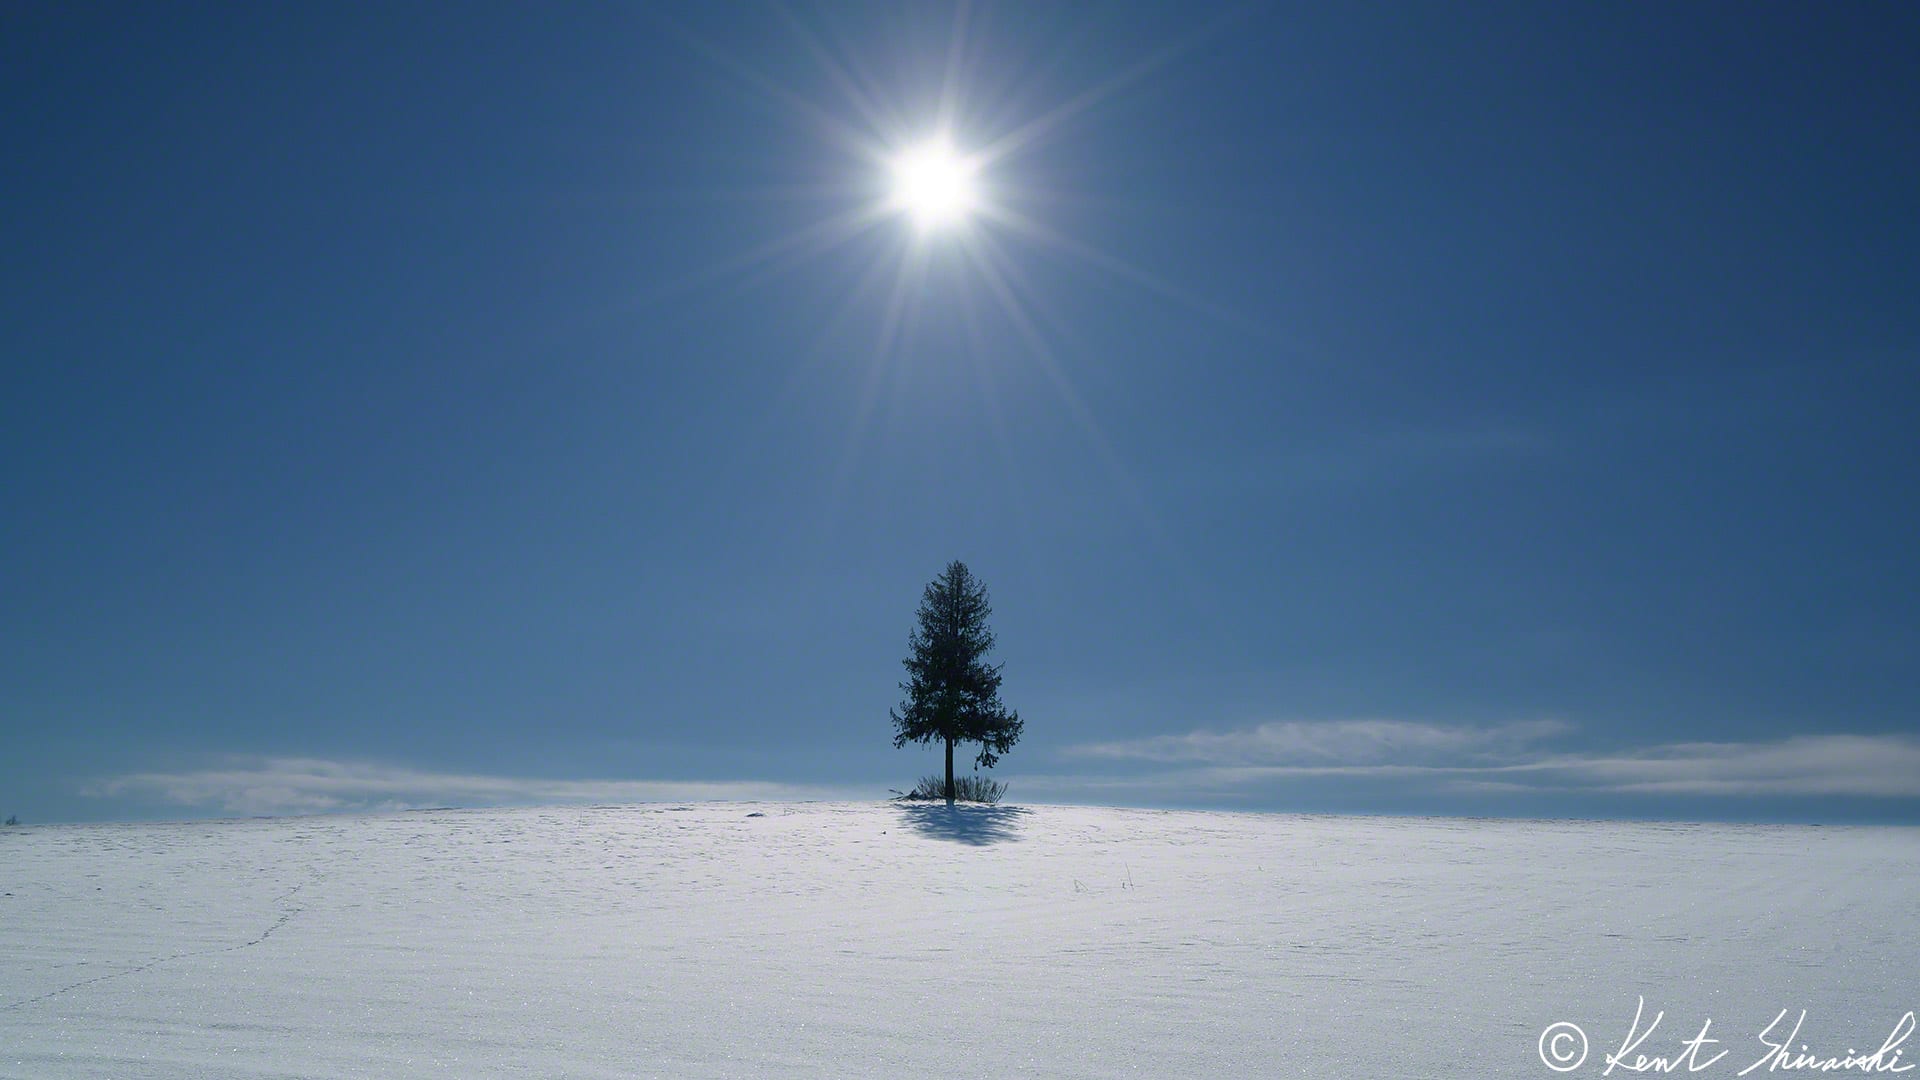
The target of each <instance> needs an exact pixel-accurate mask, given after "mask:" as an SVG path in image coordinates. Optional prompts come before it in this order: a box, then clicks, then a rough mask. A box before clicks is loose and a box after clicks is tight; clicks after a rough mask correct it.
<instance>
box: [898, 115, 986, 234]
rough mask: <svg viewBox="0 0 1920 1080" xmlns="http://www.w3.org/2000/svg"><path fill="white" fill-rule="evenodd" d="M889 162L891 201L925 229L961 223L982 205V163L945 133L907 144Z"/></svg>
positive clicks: (901, 211) (929, 230)
mask: <svg viewBox="0 0 1920 1080" xmlns="http://www.w3.org/2000/svg"><path fill="white" fill-rule="evenodd" d="M889 165H890V170H891V172H892V179H893V189H892V197H891V200H890V205H891V206H892V207H893V209H895V210H897V211H899V212H900V213H903V214H905V215H907V216H908V217H909V218H912V219H913V223H914V224H915V225H917V226H919V227H920V229H921V231H923V232H931V231H934V230H936V229H942V228H948V227H951V226H954V225H958V224H961V223H962V222H964V221H966V219H967V216H968V215H969V214H970V213H972V211H973V210H974V208H975V207H976V206H978V205H979V192H978V190H977V187H976V185H975V183H974V179H975V174H976V173H977V172H978V167H977V165H976V164H975V163H974V162H973V161H971V160H969V159H968V158H967V157H965V156H964V155H962V154H961V153H959V152H958V151H957V150H955V149H954V147H953V143H952V141H950V140H949V139H947V138H946V137H945V136H936V137H934V138H931V139H928V140H926V141H925V142H922V143H919V144H918V145H915V146H911V147H909V148H907V149H906V150H904V151H902V152H900V153H899V154H898V155H896V156H895V157H894V158H893V160H892V161H891V162H890V163H889Z"/></svg>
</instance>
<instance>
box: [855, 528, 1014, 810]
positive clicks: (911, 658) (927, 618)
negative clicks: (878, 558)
mask: <svg viewBox="0 0 1920 1080" xmlns="http://www.w3.org/2000/svg"><path fill="white" fill-rule="evenodd" d="M992 613H993V609H992V608H991V607H989V606H988V604H987V587H986V586H985V585H982V584H981V583H980V579H978V578H976V577H974V576H973V574H972V572H971V571H969V570H968V569H967V567H966V564H965V563H962V562H960V561H958V560H955V561H954V562H951V563H948V564H947V569H946V570H945V572H943V573H942V574H941V575H940V576H939V577H937V578H935V579H933V581H932V582H931V583H929V584H928V585H927V588H926V591H925V592H924V593H922V594H921V596H920V610H919V612H918V614H919V617H920V625H919V626H917V627H915V628H914V631H913V633H912V634H911V635H910V636H908V638H907V658H906V659H905V660H903V661H901V663H902V664H903V665H904V666H905V667H906V669H907V681H906V682H903V683H901V684H900V689H901V690H903V691H905V692H906V695H907V698H906V700H905V701H903V702H901V703H900V708H899V709H898V711H896V710H893V709H889V710H887V715H888V716H891V717H892V718H893V731H894V734H893V745H894V747H895V748H896V749H898V748H900V747H903V746H905V745H907V744H908V743H910V742H917V743H930V742H944V743H946V744H947V787H946V796H947V805H948V806H952V805H953V744H954V743H957V742H975V743H979V744H980V753H979V755H978V756H977V757H975V758H974V765H975V766H976V767H984V768H988V769H991V768H993V764H994V762H996V761H999V760H1000V755H1001V754H1004V753H1006V752H1007V751H1008V750H1011V749H1012V748H1013V744H1014V743H1016V742H1018V741H1020V726H1021V725H1020V714H1019V713H1010V712H1008V711H1007V709H1006V706H1004V705H1002V704H1001V703H1000V668H1001V666H1003V665H998V664H989V663H987V661H986V655H987V653H989V652H991V651H993V631H992V630H989V629H988V628H987V616H988V615H990V614H992Z"/></svg>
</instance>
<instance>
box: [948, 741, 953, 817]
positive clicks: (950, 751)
mask: <svg viewBox="0 0 1920 1080" xmlns="http://www.w3.org/2000/svg"><path fill="white" fill-rule="evenodd" d="M947 805H948V806H952V805H953V740H952V739H948V740H947Z"/></svg>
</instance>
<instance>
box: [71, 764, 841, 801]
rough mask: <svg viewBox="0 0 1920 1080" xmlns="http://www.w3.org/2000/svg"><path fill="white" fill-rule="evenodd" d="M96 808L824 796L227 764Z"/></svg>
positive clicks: (726, 786)
mask: <svg viewBox="0 0 1920 1080" xmlns="http://www.w3.org/2000/svg"><path fill="white" fill-rule="evenodd" d="M81 790H82V794H85V795H89V796H94V797H97V798H124V797H142V798H149V799H157V800H159V801H162V802H167V803H172V804H175V805H178V806H186V807H201V808H218V809H219V810H221V811H223V812H225V813H229V814H246V815H255V814H311V813H325V812H329V811H341V810H397V809H407V808H411V807H420V806H446V805H450V804H459V805H500V804H511V803H579V802H606V803H626V802H660V801H672V802H695V801H703V800H710V799H742V800H755V799H798V798H822V797H827V796H829V795H831V794H834V793H832V792H829V791H828V790H826V789H822V788H811V787H803V786H798V785H791V784H770V783H760V782H757V781H734V780H717V781H699V780H696V781H676V780H552V779H541V778H532V777H513V776H494V775H489V774H484V773H447V772H431V771H427V770H422V769H410V768H405V767H401V766H393V765H381V764H376V763H372V762H362V761H332V760H326V759H322V758H292V757H282V758H271V757H270V758H242V759H230V760H229V761H227V762H226V763H225V764H223V765H221V766H218V767H211V768H204V769H192V770H187V771H182V772H141V773H129V774H126V775H123V776H114V777H108V778H105V779H101V780H96V781H94V782H92V783H90V784H88V785H86V786H85V787H84V788H82V789H81Z"/></svg>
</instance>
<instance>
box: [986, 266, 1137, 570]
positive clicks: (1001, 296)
mask: <svg viewBox="0 0 1920 1080" xmlns="http://www.w3.org/2000/svg"><path fill="white" fill-rule="evenodd" d="M965 242H966V244H967V248H968V255H969V258H970V259H971V260H972V261H973V263H974V266H975V268H976V270H977V271H978V272H979V276H980V279H981V281H982V282H984V283H985V284H986V286H987V289H988V291H989V292H990V293H992V294H993V297H994V299H995V300H996V301H997V302H998V303H999V304H1000V308H1001V311H1002V313H1004V314H1005V315H1006V316H1007V318H1008V321H1009V322H1011V323H1012V325H1013V326H1014V328H1015V330H1016V331H1017V332H1018V333H1019V335H1020V338H1021V340H1022V341H1023V342H1024V343H1025V344H1026V346H1027V351H1028V354H1029V355H1030V356H1031V357H1032V359H1033V360H1034V362H1035V363H1036V364H1038V365H1039V367H1040V370H1041V373H1042V374H1044V375H1045V376H1046V377H1047V380H1048V381H1049V382H1051V383H1052V384H1053V387H1054V391H1055V392H1056V393H1058V394H1059V395H1060V400H1061V403H1062V404H1064V405H1065V406H1066V409H1067V413H1068V415H1069V416H1071V417H1072V418H1073V422H1074V423H1075V424H1076V425H1077V426H1078V427H1079V428H1080V431H1081V433H1082V434H1083V435H1084V436H1085V437H1086V439H1087V442H1088V445H1089V446H1090V447H1091V448H1092V449H1093V451H1094V453H1095V455H1096V456H1098V457H1099V458H1100V459H1101V462H1102V464H1104V465H1105V466H1106V467H1107V470H1108V471H1109V472H1110V473H1111V474H1112V478H1113V481H1114V483H1115V485H1116V486H1117V487H1118V488H1119V489H1120V491H1121V493H1122V494H1123V495H1124V496H1125V497H1126V500H1127V502H1128V503H1129V504H1131V505H1132V507H1133V509H1134V510H1135V511H1136V512H1137V513H1138V514H1139V515H1140V516H1141V517H1142V518H1143V519H1145V521H1146V522H1147V524H1148V525H1149V527H1151V528H1152V529H1153V530H1154V531H1155V532H1156V533H1158V532H1159V526H1158V522H1157V520H1156V519H1155V518H1154V515H1153V508H1152V505H1151V504H1150V503H1149V502H1148V501H1147V498H1146V494H1145V492H1143V491H1142V490H1141V489H1140V486H1139V485H1138V484H1137V483H1135V482H1134V479H1133V474H1132V473H1131V472H1130V471H1129V470H1128V469H1127V465H1126V461H1125V459H1123V458H1122V457H1121V456H1120V453H1119V451H1118V450H1116V449H1115V448H1114V446H1113V440H1111V439H1110V438H1108V437H1107V433H1106V430H1105V429H1104V428H1102V427H1101V426H1100V421H1099V420H1098V419H1096V418H1095V417H1094V415H1093V410H1091V409H1089V408H1088V407H1087V403H1086V401H1085V399H1083V398H1082V397H1081V396H1080V391H1079V390H1078V388H1076V387H1075V386H1074V385H1073V380H1072V379H1071V378H1070V377H1069V376H1068V375H1067V372H1066V368H1065V366H1064V365H1062V364H1061V363H1060V360H1059V357H1057V356H1056V355H1054V351H1053V347H1052V346H1051V345H1050V344H1048V342H1047V340H1046V335H1044V334H1042V333H1041V332H1040V329H1039V327H1037V326H1035V325H1034V322H1033V319H1032V317H1031V316H1030V315H1029V314H1028V313H1027V310H1026V306H1025V305H1024V304H1022V303H1021V302H1020V298H1019V297H1018V296H1017V295H1015V294H1014V292H1013V290H1012V289H1011V288H1009V287H1008V286H1007V278H1006V274H1005V272H1004V271H1003V270H1002V268H1001V265H1000V262H1001V255H1000V253H999V252H998V251H997V249H996V248H995V247H994V245H993V241H992V239H991V238H989V237H988V236H986V235H985V234H979V233H976V234H972V235H970V236H968V237H967V238H966V241H965Z"/></svg>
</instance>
